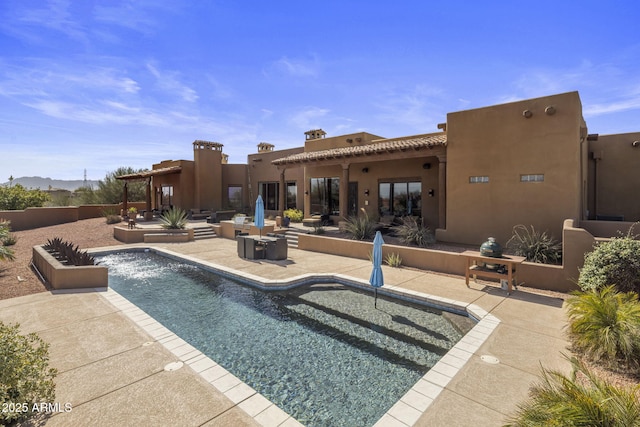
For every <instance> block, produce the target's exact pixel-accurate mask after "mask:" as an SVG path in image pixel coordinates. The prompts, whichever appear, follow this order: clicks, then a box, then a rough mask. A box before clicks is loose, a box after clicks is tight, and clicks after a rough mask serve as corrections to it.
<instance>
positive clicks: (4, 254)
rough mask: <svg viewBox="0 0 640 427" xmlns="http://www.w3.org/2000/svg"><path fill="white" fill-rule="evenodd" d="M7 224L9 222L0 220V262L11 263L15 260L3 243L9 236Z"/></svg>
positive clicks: (11, 252)
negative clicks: (7, 261) (6, 261)
mask: <svg viewBox="0 0 640 427" xmlns="http://www.w3.org/2000/svg"><path fill="white" fill-rule="evenodd" d="M9 224H10V222H9V221H6V220H0V260H9V261H12V260H13V259H14V258H15V256H14V255H13V251H12V250H11V249H9V248H8V247H7V246H10V245H7V244H5V243H4V241H5V239H8V238H9V236H10V233H9Z"/></svg>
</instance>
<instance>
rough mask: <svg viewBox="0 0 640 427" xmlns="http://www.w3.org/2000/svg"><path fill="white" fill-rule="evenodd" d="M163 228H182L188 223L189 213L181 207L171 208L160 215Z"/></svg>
mask: <svg viewBox="0 0 640 427" xmlns="http://www.w3.org/2000/svg"><path fill="white" fill-rule="evenodd" d="M160 222H161V223H162V228H165V229H172V230H182V229H184V228H185V227H186V225H187V222H188V221H187V214H186V213H185V211H184V210H182V209H180V208H171V209H169V210H168V211H166V212H165V213H164V214H162V216H161V217H160Z"/></svg>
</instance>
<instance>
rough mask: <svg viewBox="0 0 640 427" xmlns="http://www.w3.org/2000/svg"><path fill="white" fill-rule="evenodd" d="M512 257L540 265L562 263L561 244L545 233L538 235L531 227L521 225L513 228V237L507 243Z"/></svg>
mask: <svg viewBox="0 0 640 427" xmlns="http://www.w3.org/2000/svg"><path fill="white" fill-rule="evenodd" d="M506 246H507V248H509V249H510V250H511V251H512V252H513V254H514V255H518V256H523V257H525V258H526V259H527V261H530V262H537V263H540V264H560V263H561V262H562V243H560V242H559V241H557V240H556V239H555V238H554V237H553V236H550V235H549V234H547V232H546V231H544V232H542V233H540V232H539V231H536V229H535V228H534V227H533V225H532V226H531V229H528V228H527V227H525V226H524V225H522V224H519V225H516V226H514V227H513V235H512V236H511V238H510V239H509V241H507V245H506Z"/></svg>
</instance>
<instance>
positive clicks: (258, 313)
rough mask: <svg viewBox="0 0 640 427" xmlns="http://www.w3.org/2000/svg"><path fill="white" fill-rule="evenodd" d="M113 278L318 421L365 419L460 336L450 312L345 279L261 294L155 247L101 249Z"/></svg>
mask: <svg viewBox="0 0 640 427" xmlns="http://www.w3.org/2000/svg"><path fill="white" fill-rule="evenodd" d="M98 260H99V261H100V263H101V264H102V265H106V266H108V267H109V286H111V287H112V288H113V289H114V290H115V291H117V292H118V293H120V294H121V295H122V296H124V297H125V298H127V299H128V300H129V301H131V302H132V303H134V304H135V305H137V306H138V307H140V308H141V309H142V310H144V311H145V312H147V313H148V314H149V315H150V316H152V317H153V318H155V319H156V320H157V321H158V322H160V323H162V324H163V325H164V326H165V327H167V328H168V329H170V330H171V331H173V332H174V333H175V334H177V335H178V336H180V337H181V338H182V339H184V340H185V341H187V342H188V343H190V344H191V345H193V346H194V347H195V348H197V349H198V350H200V351H201V352H202V353H204V354H206V355H207V356H209V357H210V358H211V359H212V360H214V361H216V362H217V363H219V364H220V365H222V366H223V367H224V368H226V369H227V370H228V371H229V372H231V373H232V374H234V375H235V376H237V377H238V378H240V379H241V380H242V381H244V382H245V383H247V384H248V385H250V386H251V387H253V388H254V389H255V390H257V391H258V392H259V393H261V394H262V395H264V396H265V397H266V398H268V399H269V400H271V401H272V402H273V403H275V404H276V405H278V406H279V407H280V408H282V409H283V410H284V411H286V412H287V413H289V414H290V415H292V416H293V417H294V418H296V419H297V420H298V421H300V422H301V423H302V424H304V425H306V426H309V427H312V426H369V425H372V424H374V423H375V422H376V421H377V420H378V419H379V418H380V417H381V416H382V415H383V414H384V413H385V412H386V411H387V410H388V409H389V408H390V407H391V406H392V405H393V404H394V403H395V402H396V401H397V400H399V399H400V397H402V396H403V395H404V394H405V393H406V392H407V391H408V390H409V389H410V388H411V387H412V386H413V385H414V384H415V383H416V381H418V380H419V379H420V378H421V377H422V376H423V375H424V374H425V373H426V372H427V371H428V370H429V368H430V367H432V366H433V365H434V364H435V363H436V362H437V361H438V360H439V359H440V358H441V357H442V356H443V355H444V354H445V353H446V352H447V351H448V350H449V349H450V348H451V347H453V345H455V343H456V342H457V341H458V340H459V339H460V338H461V337H462V334H461V333H460V332H459V331H458V330H457V329H456V328H455V327H454V326H453V325H452V323H451V322H450V321H449V319H448V318H449V317H450V316H456V315H452V314H450V313H445V315H443V313H442V312H440V311H437V310H432V309H428V308H425V307H422V306H417V305H412V304H409V303H406V302H400V301H394V300H391V299H384V298H381V297H378V308H377V309H374V305H373V296H372V294H371V293H370V292H363V291H357V290H354V289H351V288H348V287H345V286H342V285H337V284H336V285H311V286H304V287H300V288H297V289H294V290H290V291H287V292H265V291H261V290H258V289H256V288H253V287H250V286H247V285H244V284H241V283H238V282H234V281H232V280H230V279H227V278H224V277H222V276H220V275H217V274H214V273H212V272H208V271H205V270H203V269H200V268H198V267H195V266H193V265H191V264H188V263H181V262H177V261H173V260H170V259H168V258H165V257H162V256H160V255H156V254H153V253H139V252H138V253H131V252H128V253H121V254H111V255H105V256H101V257H98Z"/></svg>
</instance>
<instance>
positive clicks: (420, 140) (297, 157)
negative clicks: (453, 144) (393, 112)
mask: <svg viewBox="0 0 640 427" xmlns="http://www.w3.org/2000/svg"><path fill="white" fill-rule="evenodd" d="M446 145H447V135H446V134H439V135H418V136H415V137H405V138H397V139H383V140H378V141H374V142H372V143H371V144H366V145H354V146H352V147H340V148H332V149H328V150H319V151H307V152H304V153H298V154H292V155H291V156H287V157H283V158H280V159H276V160H274V161H272V162H271V163H272V164H274V165H282V164H287V163H308V162H313V161H318V160H326V159H336V158H348V157H357V156H363V155H372V154H383V153H391V152H396V151H407V150H420V149H424V148H430V147H435V146H446Z"/></svg>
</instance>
